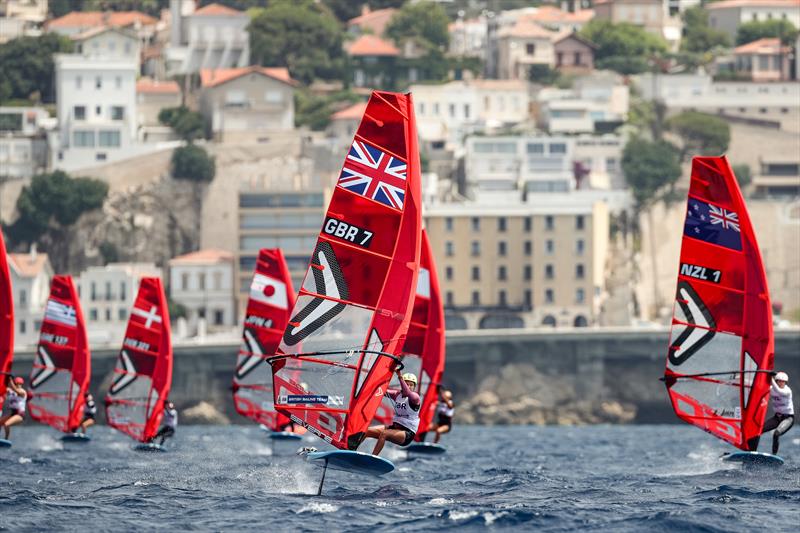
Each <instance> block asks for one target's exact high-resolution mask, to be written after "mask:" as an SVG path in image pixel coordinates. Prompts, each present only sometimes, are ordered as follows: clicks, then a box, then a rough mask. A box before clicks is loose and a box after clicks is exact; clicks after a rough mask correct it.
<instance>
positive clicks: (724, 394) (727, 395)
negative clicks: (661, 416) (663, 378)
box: [672, 374, 741, 419]
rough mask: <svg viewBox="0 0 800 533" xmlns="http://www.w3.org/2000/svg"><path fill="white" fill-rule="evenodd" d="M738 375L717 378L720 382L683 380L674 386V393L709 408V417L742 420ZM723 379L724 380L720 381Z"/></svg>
mask: <svg viewBox="0 0 800 533" xmlns="http://www.w3.org/2000/svg"><path fill="white" fill-rule="evenodd" d="M737 376H738V374H731V375H728V376H715V378H717V379H718V380H719V381H720V382H719V383H717V382H708V381H700V380H696V379H681V380H678V382H677V383H675V385H673V386H672V391H674V392H676V393H678V394H680V395H682V396H687V397H689V398H691V399H693V400H694V401H695V402H696V403H698V404H700V405H701V406H704V407H705V408H707V409H708V410H709V411H710V412H709V413H707V414H708V415H712V414H713V416H717V417H721V418H737V419H738V418H741V407H740V403H739V390H740V389H739V380H738V378H737ZM719 378H722V379H719Z"/></svg>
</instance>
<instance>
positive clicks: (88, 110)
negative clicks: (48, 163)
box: [53, 54, 139, 171]
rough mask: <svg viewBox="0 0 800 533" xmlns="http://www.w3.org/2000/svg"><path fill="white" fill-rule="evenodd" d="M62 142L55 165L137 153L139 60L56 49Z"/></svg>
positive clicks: (70, 167) (72, 166)
mask: <svg viewBox="0 0 800 533" xmlns="http://www.w3.org/2000/svg"><path fill="white" fill-rule="evenodd" d="M55 64H56V80H55V85H56V108H57V114H58V122H59V130H60V131H59V146H58V147H57V148H54V149H55V150H56V152H55V154H54V157H53V166H54V167H56V168H60V169H63V170H67V171H70V170H78V169H81V168H87V167H92V166H96V165H100V164H103V163H108V162H111V161H117V160H120V159H125V158H128V157H132V156H133V155H136V154H137V152H136V147H135V146H134V143H135V139H136V116H137V115H136V75H137V73H138V70H139V64H138V61H137V60H135V59H125V58H106V57H92V58H91V60H87V59H86V58H85V57H83V56H81V55H78V54H56V56H55Z"/></svg>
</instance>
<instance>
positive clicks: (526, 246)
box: [523, 241, 533, 256]
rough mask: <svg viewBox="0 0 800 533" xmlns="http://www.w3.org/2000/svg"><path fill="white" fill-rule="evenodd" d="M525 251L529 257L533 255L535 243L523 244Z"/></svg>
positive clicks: (527, 242) (526, 242)
mask: <svg viewBox="0 0 800 533" xmlns="http://www.w3.org/2000/svg"><path fill="white" fill-rule="evenodd" d="M523 250H524V252H525V255H527V256H531V255H533V243H532V242H531V241H525V243H524V244H523Z"/></svg>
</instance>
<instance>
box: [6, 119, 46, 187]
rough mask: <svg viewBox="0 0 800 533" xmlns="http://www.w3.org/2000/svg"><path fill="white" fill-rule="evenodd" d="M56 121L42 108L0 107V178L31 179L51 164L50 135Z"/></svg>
mask: <svg viewBox="0 0 800 533" xmlns="http://www.w3.org/2000/svg"><path fill="white" fill-rule="evenodd" d="M53 128H55V120H53V119H51V118H50V116H49V114H48V113H47V111H46V110H45V109H43V108H40V107H0V179H2V178H11V179H19V178H29V177H31V176H33V175H34V174H38V173H40V172H44V171H45V169H46V168H47V164H48V157H47V156H48V153H47V132H48V131H50V130H52V129H53Z"/></svg>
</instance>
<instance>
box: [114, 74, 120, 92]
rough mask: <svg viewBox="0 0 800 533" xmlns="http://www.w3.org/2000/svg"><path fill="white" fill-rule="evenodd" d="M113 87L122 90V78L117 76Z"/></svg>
mask: <svg viewBox="0 0 800 533" xmlns="http://www.w3.org/2000/svg"><path fill="white" fill-rule="evenodd" d="M114 86H115V87H116V88H117V89H122V76H117V77H115V78H114Z"/></svg>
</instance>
